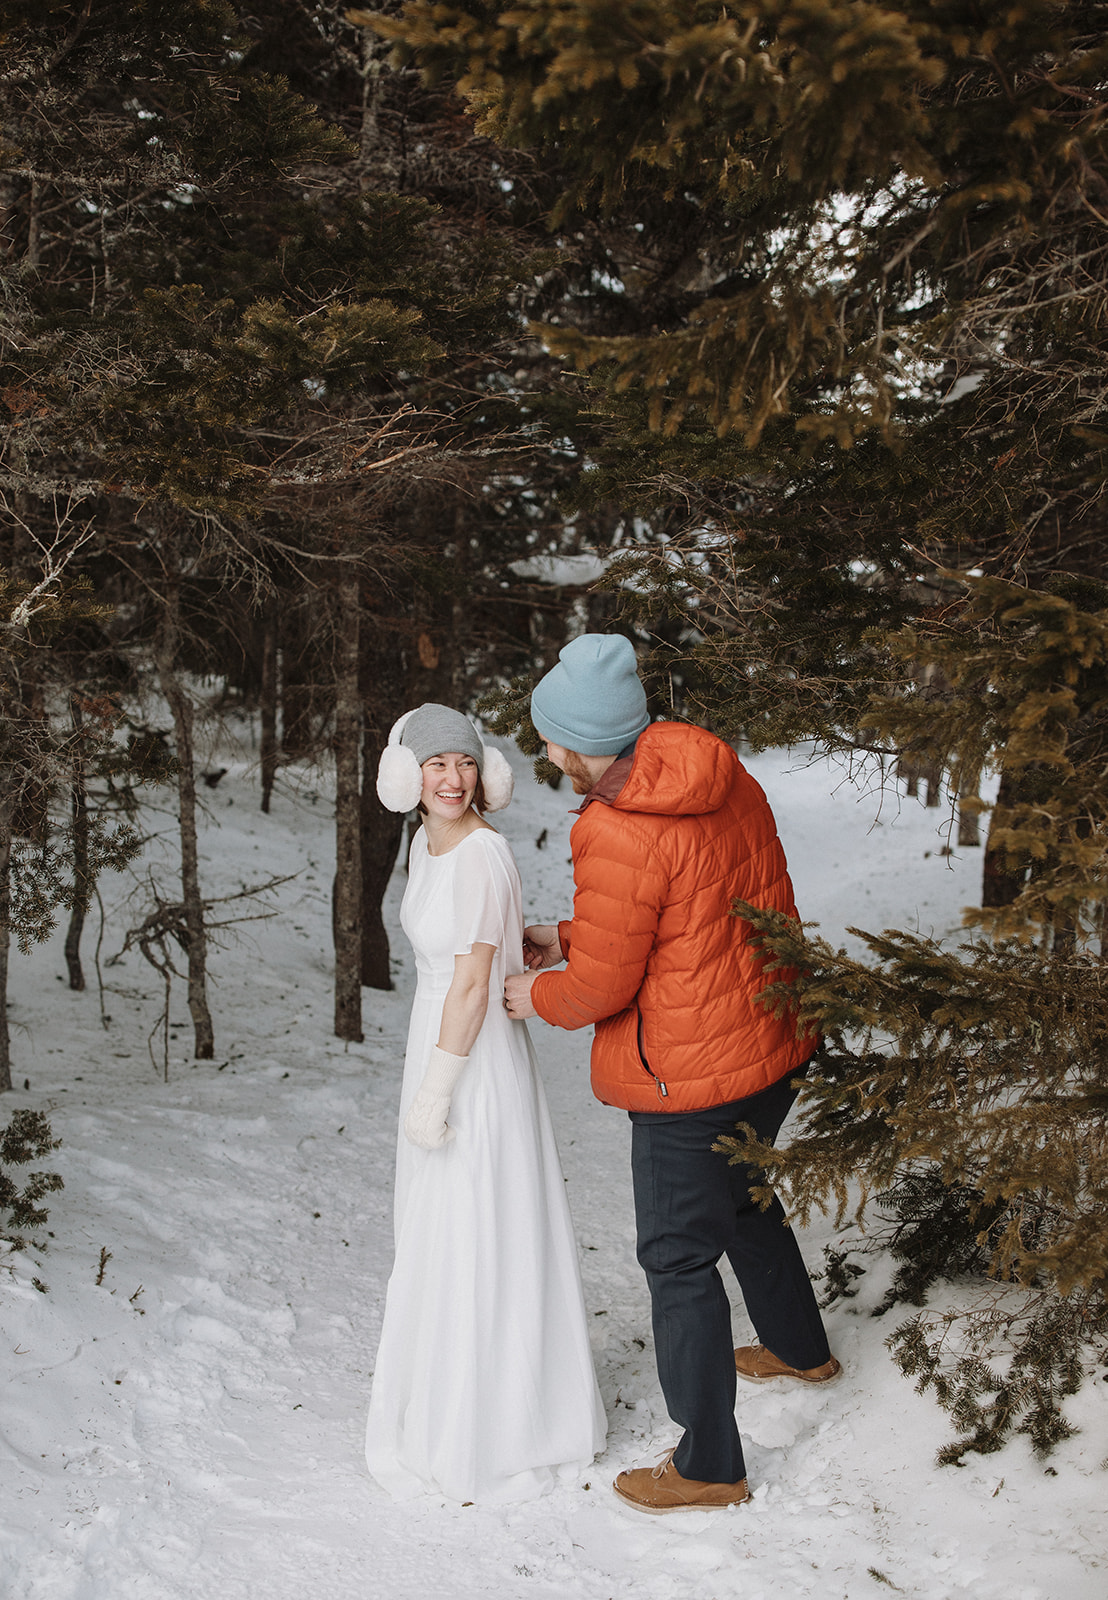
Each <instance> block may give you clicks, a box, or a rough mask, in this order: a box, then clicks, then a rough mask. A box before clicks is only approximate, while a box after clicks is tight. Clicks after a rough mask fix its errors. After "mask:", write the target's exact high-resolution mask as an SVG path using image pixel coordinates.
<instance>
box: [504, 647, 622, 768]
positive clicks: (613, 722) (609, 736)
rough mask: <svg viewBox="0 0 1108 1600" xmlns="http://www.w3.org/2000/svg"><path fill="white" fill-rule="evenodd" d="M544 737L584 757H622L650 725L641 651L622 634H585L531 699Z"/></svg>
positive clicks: (563, 654) (567, 650) (534, 718)
mask: <svg viewBox="0 0 1108 1600" xmlns="http://www.w3.org/2000/svg"><path fill="white" fill-rule="evenodd" d="M531 721H532V722H533V723H534V724H535V728H536V730H537V731H538V733H539V736H540V737H541V738H543V739H550V740H551V741H552V742H553V743H554V744H560V745H562V746H563V747H564V748H565V749H566V750H576V751H577V754H578V755H582V756H614V755H618V754H619V752H620V751H621V750H622V749H623V747H624V745H627V744H630V743H631V741H632V739H634V738H636V737H637V735H638V734H640V733H641V732H642V731H643V729H644V728H645V727H647V726H648V725H649V722H650V713H649V712H648V711H647V709H646V691H645V689H644V688H643V686H642V683H641V681H640V679H639V674H638V670H637V664H636V661H635V650H634V646H633V645H632V644H631V641H630V640H629V639H625V638H624V637H623V635H622V634H617V633H582V634H580V635H579V636H578V637H577V638H576V639H571V640H570V642H569V644H567V645H566V646H565V648H564V649H563V650H562V651H561V652H560V654H559V656H558V665H557V666H556V667H551V669H550V671H549V672H548V673H547V674H546V676H545V677H544V678H540V679H539V681H538V683H537V684H536V685H535V689H534V692H533V693H532V695H531Z"/></svg>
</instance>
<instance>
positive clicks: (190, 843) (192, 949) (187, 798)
mask: <svg viewBox="0 0 1108 1600" xmlns="http://www.w3.org/2000/svg"><path fill="white" fill-rule="evenodd" d="M164 604H165V616H164V619H163V622H162V628H161V632H160V634H159V637H158V642H157V646H156V652H155V654H156V660H157V667H158V679H159V682H160V683H161V688H162V693H163V694H164V695H165V697H166V700H167V701H168V702H169V709H170V711H171V712H172V714H173V731H174V735H175V738H176V744H177V804H178V820H179V824H180V834H181V899H182V902H183V905H184V913H185V928H186V930H187V934H188V997H189V1011H190V1013H191V1014H192V1028H193V1038H194V1054H195V1057H196V1060H197V1061H210V1060H211V1059H212V1057H213V1056H214V1055H215V1035H214V1032H213V1029H212V1017H211V1012H210V1011H209V1010H208V984H207V931H206V929H205V927H204V906H203V901H202V898H201V894H200V852H199V848H198V844H197V837H196V764H195V761H194V759H193V751H192V723H193V717H192V702H191V701H190V700H189V697H188V694H187V693H186V691H185V688H184V685H183V684H182V683H181V680H180V678H179V677H178V674H177V649H178V644H179V629H180V623H179V614H180V594H179V590H178V588H177V585H176V582H175V581H174V580H172V579H171V580H169V588H168V592H167V593H166V595H165V596H164Z"/></svg>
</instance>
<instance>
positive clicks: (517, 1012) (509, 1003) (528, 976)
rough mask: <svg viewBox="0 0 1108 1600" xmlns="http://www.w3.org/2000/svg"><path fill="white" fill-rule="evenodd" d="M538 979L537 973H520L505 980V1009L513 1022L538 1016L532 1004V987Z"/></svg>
mask: <svg viewBox="0 0 1108 1600" xmlns="http://www.w3.org/2000/svg"><path fill="white" fill-rule="evenodd" d="M537 977H538V973H537V972H518V973H513V974H512V976H511V977H508V978H505V979H504V1009H505V1011H507V1013H508V1015H509V1016H510V1017H511V1019H512V1021H513V1022H526V1021H527V1018H528V1017H537V1016H538V1012H537V1011H536V1010H535V1008H534V1006H533V1005H532V1004H531V985H532V984H533V983H534V981H535V979H536V978H537Z"/></svg>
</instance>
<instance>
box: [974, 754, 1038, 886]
mask: <svg viewBox="0 0 1108 1600" xmlns="http://www.w3.org/2000/svg"><path fill="white" fill-rule="evenodd" d="M1016 799H1017V790H1016V785H1015V783H1014V782H1013V781H1012V779H1011V778H1010V777H1009V776H1008V775H1007V773H1002V774H1001V777H1000V787H999V789H998V790H997V796H996V805H995V806H994V807H993V815H992V824H991V826H990V828H989V842H988V843H987V844H986V846H985V859H984V861H983V863H982V872H981V904H982V906H985V907H996V906H1010V905H1012V904H1013V902H1014V901H1015V900H1016V899H1017V898H1018V896H1019V893H1020V890H1021V889H1022V888H1023V886H1024V883H1025V882H1026V881H1027V869H1026V868H1025V867H1016V868H1014V869H1013V868H1011V867H1010V866H1009V857H1008V854H1007V852H1006V851H1003V850H998V849H997V848H996V847H995V845H994V844H993V842H992V830H993V827H995V826H996V824H997V823H998V822H999V823H1001V824H1002V825H1003V823H1004V821H1005V818H1006V814H1007V812H1008V810H1009V808H1010V807H1011V806H1012V805H1013V804H1014V803H1015V801H1016Z"/></svg>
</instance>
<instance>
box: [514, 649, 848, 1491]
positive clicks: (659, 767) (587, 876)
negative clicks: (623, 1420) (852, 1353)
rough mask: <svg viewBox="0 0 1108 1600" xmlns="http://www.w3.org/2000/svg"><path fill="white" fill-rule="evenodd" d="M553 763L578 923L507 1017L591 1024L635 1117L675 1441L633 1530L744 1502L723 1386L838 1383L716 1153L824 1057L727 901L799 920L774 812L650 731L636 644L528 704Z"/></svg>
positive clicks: (645, 1475) (664, 732) (772, 1115)
mask: <svg viewBox="0 0 1108 1600" xmlns="http://www.w3.org/2000/svg"><path fill="white" fill-rule="evenodd" d="M531 720H532V721H533V723H534V725H535V727H536V729H537V730H538V732H539V734H540V736H541V737H542V738H543V739H544V740H545V741H546V750H547V755H548V756H549V758H550V760H551V761H553V763H554V764H555V766H557V767H560V768H561V770H562V771H563V772H565V773H566V774H567V776H568V777H569V778H570V779H571V780H572V782H573V788H574V792H575V793H576V794H579V795H582V796H584V799H583V801H582V804H581V807H580V810H579V812H578V817H577V821H576V822H575V823H574V826H573V830H572V833H571V835H570V841H571V847H572V851H573V880H574V887H575V893H574V901H573V919H572V921H570V922H563V923H560V924H559V925H558V926H557V927H553V926H537V927H531V928H528V929H527V935H526V937H527V958H528V966H529V967H531V968H541V969H547V968H554V967H559V966H560V965H561V963H562V961H563V960H564V961H565V966H564V967H563V968H562V969H561V970H560V971H550V970H532V971H530V972H527V973H524V974H522V975H520V976H518V977H511V978H509V979H508V980H507V984H506V987H505V997H504V1003H505V1005H506V1007H507V1009H508V1012H509V1015H511V1016H512V1017H514V1018H517V1019H523V1018H526V1017H531V1016H535V1015H538V1016H540V1017H542V1018H543V1019H544V1020H545V1021H547V1022H550V1023H553V1024H554V1025H555V1026H556V1027H561V1028H582V1027H585V1026H586V1025H587V1024H589V1023H592V1024H594V1025H595V1029H596V1033H595V1038H594V1041H593V1047H592V1085H593V1090H594V1092H595V1094H596V1096H597V1098H598V1099H599V1100H601V1101H603V1102H604V1103H605V1104H606V1105H613V1106H619V1107H621V1108H622V1109H624V1110H626V1111H627V1112H629V1114H630V1117H631V1123H632V1132H631V1170H632V1178H633V1183H634V1194H635V1217H636V1224H637V1232H638V1259H639V1262H640V1264H641V1265H642V1267H643V1269H644V1271H645V1273H646V1277H647V1282H648V1283H649V1286H650V1294H651V1302H652V1308H653V1325H654V1348H655V1358H656V1360H657V1364H658V1376H659V1379H660V1381H661V1385H662V1393H663V1394H664V1396H665V1400H666V1406H667V1408H668V1410H669V1414H670V1416H671V1417H672V1418H673V1420H674V1422H676V1423H677V1424H678V1426H679V1427H681V1428H682V1429H683V1430H684V1431H683V1434H682V1437H681V1439H680V1440H679V1442H678V1444H677V1445H676V1447H675V1448H674V1450H673V1451H672V1452H670V1455H669V1456H668V1457H667V1458H666V1459H665V1461H664V1463H663V1464H660V1465H659V1466H658V1467H655V1468H653V1469H651V1468H648V1467H642V1468H638V1469H636V1470H633V1471H630V1472H621V1473H620V1474H619V1476H618V1478H617V1479H616V1481H615V1484H614V1488H615V1491H616V1493H617V1494H618V1495H619V1496H620V1497H621V1498H622V1499H623V1500H625V1501H627V1502H628V1503H629V1504H630V1505H633V1506H635V1507H636V1508H638V1509H639V1510H642V1511H650V1512H664V1511H680V1510H691V1509H705V1508H710V1507H716V1506H726V1505H737V1504H740V1503H741V1502H742V1501H744V1500H746V1499H748V1498H749V1491H748V1488H747V1482H746V1468H745V1465H744V1463H743V1454H742V1445H741V1443H740V1441H739V1434H738V1429H737V1427H736V1425H735V1377H736V1372H737V1373H738V1375H739V1376H740V1377H743V1378H746V1379H747V1380H749V1381H751V1382H754V1383H766V1382H772V1381H780V1382H790V1381H791V1382H794V1383H800V1384H807V1385H818V1384H825V1383H829V1382H831V1381H832V1380H833V1379H834V1378H836V1377H837V1376H838V1374H839V1371H840V1368H839V1364H838V1362H837V1361H836V1360H835V1359H834V1357H833V1356H832V1355H831V1352H830V1350H829V1349H828V1347H827V1338H826V1335H825V1333H824V1330H823V1323H822V1320H821V1318H820V1314H819V1309H818V1307H817V1305H816V1300H815V1296H814V1294H813V1292H812V1286H811V1283H810V1281H809V1278H808V1273H807V1270H806V1269H805V1266H804V1262H803V1259H802V1257H801V1255H800V1251H799V1249H798V1247H797V1244H796V1240H795V1238H794V1237H793V1234H792V1231H791V1229H790V1228H789V1227H788V1224H787V1222H786V1220H785V1214H784V1211H783V1210H782V1208H781V1205H780V1203H779V1202H778V1201H777V1200H774V1202H773V1205H772V1206H771V1207H770V1209H769V1210H768V1211H763V1210H761V1209H760V1208H759V1207H758V1206H757V1205H755V1203H754V1202H753V1200H752V1199H751V1196H750V1188H751V1185H752V1184H755V1183H757V1182H758V1181H759V1174H758V1173H756V1172H755V1171H753V1170H752V1169H751V1168H749V1167H746V1166H741V1165H740V1166H731V1165H729V1163H728V1161H727V1158H726V1156H723V1155H721V1154H719V1153H718V1152H717V1151H715V1150H713V1148H712V1146H713V1144H714V1143H715V1142H716V1141H717V1140H718V1138H719V1137H720V1135H721V1134H726V1133H730V1132H732V1131H733V1130H734V1126H735V1124H736V1123H737V1122H746V1123H749V1124H751V1125H752V1126H753V1127H754V1129H755V1130H756V1131H757V1133H758V1134H759V1136H760V1137H761V1138H763V1139H769V1140H772V1139H774V1138H775V1137H776V1135H777V1132H778V1130H779V1128H780V1126H781V1124H782V1122H783V1121H784V1119H785V1117H786V1115H787V1114H788V1111H789V1108H790V1106H791V1105H792V1102H793V1099H794V1097H795V1094H796V1089H795V1087H794V1082H795V1080H796V1078H797V1076H798V1075H799V1074H802V1073H803V1070H804V1067H805V1065H806V1063H807V1062H808V1060H809V1058H810V1057H811V1055H812V1053H813V1051H814V1050H815V1048H816V1046H817V1044H818V1040H817V1039H816V1038H815V1037H812V1036H805V1035H803V1034H802V1035H800V1036H798V1035H797V1032H796V1028H795V1025H794V1022H793V1021H792V1019H790V1018H788V1017H777V1016H775V1015H774V1014H773V1012H772V1010H767V1009H766V1008H765V1007H763V1006H761V1005H759V1003H758V995H759V994H760V992H761V991H762V989H763V988H764V987H765V986H766V984H767V983H768V982H771V981H772V980H773V977H775V976H780V974H779V973H778V974H770V973H767V970H766V968H765V967H764V966H762V965H760V964H759V960H758V956H757V953H756V951H755V950H754V948H753V946H752V944H751V942H750V933H751V930H750V927H749V924H747V923H744V922H742V921H740V920H739V919H738V918H736V917H734V916H733V915H732V914H731V904H732V901H734V900H745V901H747V902H748V903H749V904H751V905H754V906H757V907H759V908H764V909H769V910H774V911H782V912H784V913H785V914H786V915H787V916H792V917H795V916H796V907H795V906H794V904H793V895H792V885H791V884H790V882H789V875H788V871H787V869H786V866H785V857H784V853H783V851H782V849H781V844H780V841H779V840H778V838H777V830H776V827H775V824H774V820H773V814H772V812H771V811H770V808H769V804H768V802H767V800H766V797H765V795H764V794H763V793H762V790H761V789H760V787H759V786H758V784H757V783H756V782H755V781H754V779H753V778H752V777H751V776H750V774H749V773H748V772H747V771H746V770H745V768H744V767H743V766H742V764H741V762H740V761H739V760H738V758H737V756H736V755H735V753H734V751H733V750H732V749H731V747H730V746H729V745H726V744H724V742H723V741H722V740H721V739H717V738H716V737H715V735H714V734H711V733H706V732H705V731H704V729H702V728H695V727H691V726H688V725H686V724H683V723H675V722H656V723H651V722H650V718H649V715H648V712H647V707H646V695H645V692H644V690H643V687H642V683H641V681H640V679H639V676H638V672H637V669H636V662H635V653H634V650H633V648H632V646H631V644H630V642H629V641H628V640H627V639H625V638H622V637H621V636H619V635H612V634H595V633H594V634H588V633H587V634H582V635H581V636H580V637H579V638H577V639H574V640H573V641H572V642H571V643H570V644H568V645H567V646H566V647H565V649H564V650H563V651H562V652H561V656H560V658H559V661H558V665H557V666H555V667H554V668H553V669H552V671H550V672H548V673H547V674H546V676H545V677H544V678H542V679H541V680H540V682H539V683H538V685H537V687H536V688H535V691H534V693H533V695H532V697H531ZM723 1255H726V1256H727V1258H728V1260H729V1261H730V1262H731V1265H732V1267H733V1268H734V1270H735V1276H736V1277H737V1279H738V1281H739V1287H740V1288H741V1290H742V1293H743V1298H744V1300H745V1302H746V1307H747V1311H748V1313H749V1315H750V1319H751V1321H752V1322H753V1324H754V1327H755V1330H756V1332H757V1335H758V1339H759V1341H760V1342H759V1343H758V1344H756V1345H753V1346H749V1347H746V1348H743V1349H740V1350H733V1348H732V1336H731V1308H730V1304H729V1302H728V1299H727V1294H726V1291H725V1289H724V1286H723V1281H722V1279H721V1277H720V1274H719V1270H718V1262H719V1259H720V1257H721V1256H723Z"/></svg>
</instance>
